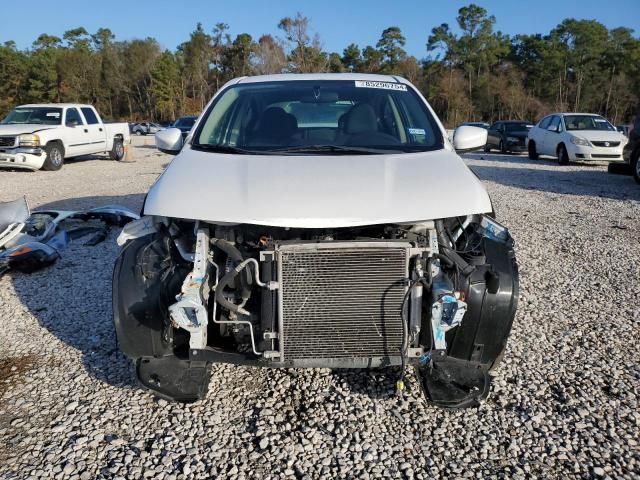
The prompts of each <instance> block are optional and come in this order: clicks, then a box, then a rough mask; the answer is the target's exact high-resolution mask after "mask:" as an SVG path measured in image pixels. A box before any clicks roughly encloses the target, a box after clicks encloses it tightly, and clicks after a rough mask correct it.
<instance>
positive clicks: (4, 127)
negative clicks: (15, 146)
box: [0, 123, 56, 135]
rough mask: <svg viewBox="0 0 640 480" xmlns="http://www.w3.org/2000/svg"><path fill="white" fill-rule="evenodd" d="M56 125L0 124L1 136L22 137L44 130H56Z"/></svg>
mask: <svg viewBox="0 0 640 480" xmlns="http://www.w3.org/2000/svg"><path fill="white" fill-rule="evenodd" d="M55 127H56V126H55V125H42V124H40V123H9V124H0V135H20V134H21V133H35V132H40V131H42V130H49V129H50V128H55Z"/></svg>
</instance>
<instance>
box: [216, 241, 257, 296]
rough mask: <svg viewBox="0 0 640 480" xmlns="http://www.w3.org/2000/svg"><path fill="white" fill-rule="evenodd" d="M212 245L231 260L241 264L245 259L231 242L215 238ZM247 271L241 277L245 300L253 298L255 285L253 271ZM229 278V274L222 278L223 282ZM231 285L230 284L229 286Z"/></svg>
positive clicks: (234, 276)
mask: <svg viewBox="0 0 640 480" xmlns="http://www.w3.org/2000/svg"><path fill="white" fill-rule="evenodd" d="M211 245H213V246H214V247H218V248H219V249H220V250H222V252H223V253H225V254H226V255H227V256H228V257H229V258H231V260H234V261H236V262H238V263H241V262H242V261H243V260H244V258H242V253H240V250H238V249H237V248H236V246H235V245H234V244H233V243H231V242H228V241H226V240H222V239H220V238H213V239H212V240H211ZM245 270H246V271H245V273H243V274H242V275H241V276H240V288H241V290H242V293H241V294H240V295H241V297H242V298H243V299H244V300H246V299H248V298H249V297H250V296H251V285H252V284H253V279H252V277H251V271H250V270H249V269H245ZM232 272H233V270H232V271H231V272H229V273H232ZM228 276H229V274H227V275H225V276H224V277H223V278H222V280H224V279H225V278H227V277H228ZM236 276H237V273H236V274H234V275H233V278H236ZM230 284H231V283H229V285H230ZM216 296H217V295H216ZM231 305H234V304H233V303H231Z"/></svg>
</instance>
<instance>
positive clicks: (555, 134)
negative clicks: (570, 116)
mask: <svg viewBox="0 0 640 480" xmlns="http://www.w3.org/2000/svg"><path fill="white" fill-rule="evenodd" d="M560 131H561V130H560V115H554V116H553V117H551V121H550V122H549V126H548V127H547V130H546V133H545V137H544V152H545V154H546V155H555V154H556V148H557V147H558V143H560Z"/></svg>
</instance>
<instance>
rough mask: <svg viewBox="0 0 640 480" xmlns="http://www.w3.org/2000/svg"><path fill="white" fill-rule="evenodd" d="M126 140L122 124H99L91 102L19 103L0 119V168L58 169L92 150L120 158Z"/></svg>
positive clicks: (92, 151)
mask: <svg viewBox="0 0 640 480" xmlns="http://www.w3.org/2000/svg"><path fill="white" fill-rule="evenodd" d="M129 139H130V136H129V126H128V125H127V124H126V123H103V122H102V120H101V119H100V115H99V114H98V112H97V111H96V110H95V108H93V107H92V106H91V105H82V104H75V103H48V104H34V105H22V106H19V107H16V108H14V109H13V110H12V111H11V112H9V114H8V115H7V116H6V117H5V118H4V120H2V122H0V167H5V168H23V169H28V170H39V169H40V168H42V169H43V170H59V169H60V168H62V165H63V163H64V160H65V159H67V158H73V157H77V156H80V155H89V154H95V153H108V154H109V157H110V158H111V159H113V160H121V159H122V158H123V157H124V145H125V143H127V142H129Z"/></svg>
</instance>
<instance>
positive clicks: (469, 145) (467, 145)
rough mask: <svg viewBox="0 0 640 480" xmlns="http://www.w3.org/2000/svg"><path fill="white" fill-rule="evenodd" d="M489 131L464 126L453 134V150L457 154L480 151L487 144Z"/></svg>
mask: <svg viewBox="0 0 640 480" xmlns="http://www.w3.org/2000/svg"><path fill="white" fill-rule="evenodd" d="M487 133H488V132H487V130H485V129H484V128H480V127H471V126H469V125H463V126H461V127H458V128H456V129H455V131H454V132H453V148H454V149H455V150H456V152H470V151H472V150H478V149H480V148H482V147H484V146H485V145H486V144H487Z"/></svg>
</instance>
